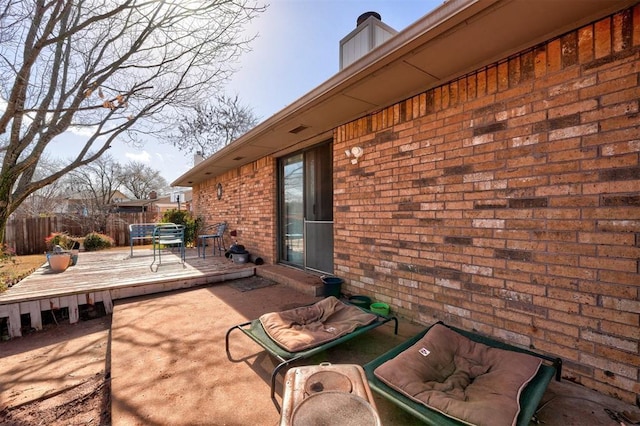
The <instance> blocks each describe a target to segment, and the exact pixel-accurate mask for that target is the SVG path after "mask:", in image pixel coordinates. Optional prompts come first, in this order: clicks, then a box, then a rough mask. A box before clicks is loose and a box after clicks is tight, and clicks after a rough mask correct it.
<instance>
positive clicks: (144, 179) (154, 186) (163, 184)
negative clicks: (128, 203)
mask: <svg viewBox="0 0 640 426" xmlns="http://www.w3.org/2000/svg"><path fill="white" fill-rule="evenodd" d="M120 181H121V182H122V187H123V190H125V191H126V192H128V193H129V194H131V195H132V196H133V197H134V198H136V199H138V200H142V199H145V198H147V197H148V196H149V193H150V192H151V191H156V192H159V191H160V190H162V189H165V188H167V187H168V186H169V184H168V183H167V180H166V179H165V178H163V177H162V176H161V175H160V172H159V171H158V170H155V169H153V168H152V167H150V166H148V165H146V164H144V163H141V162H138V161H132V162H129V163H128V164H127V165H125V166H124V167H123V169H122V175H121V178H120Z"/></svg>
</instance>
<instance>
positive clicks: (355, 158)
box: [344, 146, 364, 164]
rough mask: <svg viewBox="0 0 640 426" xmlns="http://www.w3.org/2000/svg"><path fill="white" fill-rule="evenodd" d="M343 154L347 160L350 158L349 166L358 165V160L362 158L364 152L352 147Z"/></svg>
mask: <svg viewBox="0 0 640 426" xmlns="http://www.w3.org/2000/svg"><path fill="white" fill-rule="evenodd" d="M344 153H345V154H346V155H347V158H351V157H353V158H351V164H358V158H360V157H362V154H364V150H363V149H362V148H361V147H359V146H354V147H353V148H351V149H345V151H344Z"/></svg>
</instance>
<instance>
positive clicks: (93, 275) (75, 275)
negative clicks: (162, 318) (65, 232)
mask: <svg viewBox="0 0 640 426" xmlns="http://www.w3.org/2000/svg"><path fill="white" fill-rule="evenodd" d="M153 260H154V258H153V251H152V250H151V249H150V248H146V247H142V248H138V247H136V248H134V251H133V257H131V256H130V252H129V248H128V247H127V248H126V250H109V251H98V252H82V253H80V255H79V258H78V263H77V265H75V266H72V267H70V268H69V269H67V270H66V271H65V272H62V273H58V274H56V273H53V272H52V271H51V270H50V269H49V267H48V265H46V264H45V265H43V266H42V267H40V268H39V269H38V270H36V271H35V272H34V273H33V274H31V275H30V276H28V277H27V278H25V279H23V280H22V281H20V282H19V283H18V284H16V285H14V286H13V287H11V288H9V289H8V290H7V291H5V292H4V293H0V319H1V318H8V329H9V335H10V337H17V336H21V335H22V333H21V315H23V314H29V317H30V322H31V327H33V328H35V329H36V330H40V329H42V312H43V311H49V310H55V309H61V308H68V309H69V321H70V322H71V323H74V322H77V321H78V319H79V310H78V306H80V305H84V304H89V305H93V304H95V303H98V302H102V303H103V304H104V308H105V311H106V312H107V313H111V312H112V310H113V301H114V300H117V299H123V298H127V297H134V296H139V295H144V294H153V293H160V292H165V291H171V290H176V289H182V288H188V287H195V286H199V285H206V284H211V283H216V282H222V281H226V280H230V279H236V278H244V277H249V276H252V275H254V274H255V265H254V264H252V263H247V264H243V265H237V264H234V263H233V262H231V261H230V260H229V259H227V258H225V257H224V256H209V255H208V256H207V257H206V259H202V258H200V257H198V255H197V251H196V249H187V255H186V261H185V263H184V265H183V264H182V263H181V262H180V258H179V256H177V255H174V254H172V253H171V252H169V251H164V252H163V254H162V264H161V265H159V266H158V267H157V270H156V266H157V260H156V264H154V265H153V268H152V267H151V264H152V262H153Z"/></svg>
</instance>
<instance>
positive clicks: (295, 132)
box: [289, 124, 308, 135]
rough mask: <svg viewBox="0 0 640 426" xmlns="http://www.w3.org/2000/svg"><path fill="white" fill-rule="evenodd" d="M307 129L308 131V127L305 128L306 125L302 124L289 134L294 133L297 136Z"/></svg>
mask: <svg viewBox="0 0 640 426" xmlns="http://www.w3.org/2000/svg"><path fill="white" fill-rule="evenodd" d="M305 129H308V127H307V126H305V125H304V124H302V125H300V126H298V127H296V128H295V129H291V130H289V133H293V134H294V135H296V134H298V133H300V132H301V131H303V130H305Z"/></svg>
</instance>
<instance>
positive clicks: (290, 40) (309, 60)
mask: <svg viewBox="0 0 640 426" xmlns="http://www.w3.org/2000/svg"><path fill="white" fill-rule="evenodd" d="M442 3H443V0H367V1H365V0H271V2H270V3H269V6H268V8H267V10H266V11H265V12H264V13H262V14H260V15H258V17H257V18H256V19H254V20H253V22H252V23H251V25H249V26H248V27H247V28H246V31H247V33H248V34H249V35H256V34H257V38H256V39H255V40H254V41H253V42H252V44H251V45H250V48H251V51H250V52H246V53H244V54H243V55H242V57H241V58H240V62H239V63H238V64H236V65H235V66H234V68H235V69H236V70H237V71H236V73H235V74H234V75H233V77H232V79H231V81H230V82H229V83H228V85H227V87H226V93H227V94H228V95H231V96H234V95H238V97H239V99H240V101H241V103H242V104H243V105H247V106H249V107H250V108H252V110H253V112H254V114H255V115H256V116H257V117H258V119H259V121H260V122H261V121H264V120H266V119H267V118H269V117H271V116H272V115H274V114H275V113H277V112H279V111H280V110H282V109H283V108H285V107H286V106H287V105H289V104H291V103H293V102H294V101H296V100H297V99H299V98H301V97H302V96H304V95H305V94H306V93H308V92H310V91H311V90H313V89H314V88H315V87H317V86H319V85H320V84H322V83H323V82H324V81H326V80H328V79H329V78H331V77H332V76H333V75H334V74H336V73H337V72H338V71H339V63H340V62H339V47H340V40H341V39H342V38H343V37H344V36H346V35H347V34H349V33H350V32H351V31H353V30H354V29H355V27H356V20H357V18H358V16H360V15H361V14H362V13H364V12H368V11H375V12H378V13H379V14H380V15H381V17H382V22H384V23H386V24H387V25H389V26H391V27H392V28H394V29H395V30H398V31H401V30H403V29H405V28H407V27H408V26H409V25H411V24H412V23H414V22H415V21H417V20H418V19H420V18H421V17H423V16H424V15H426V14H427V13H429V12H430V11H432V10H433V9H435V8H436V7H438V6H439V5H441V4H442ZM109 153H110V154H111V155H112V156H113V157H114V158H115V159H116V160H117V161H119V162H120V163H122V164H125V163H127V162H128V161H130V160H133V161H141V162H145V163H147V164H149V165H150V166H151V167H153V168H154V169H156V170H159V171H160V172H161V174H162V176H163V177H164V178H165V179H166V180H167V181H168V182H169V183H171V182H172V181H174V180H175V179H177V178H178V177H180V176H181V175H182V174H184V173H186V172H187V171H188V170H189V169H190V168H191V167H192V166H193V155H192V154H185V153H183V152H181V151H179V150H177V149H176V148H174V147H172V146H170V145H167V144H161V143H159V142H157V141H152V140H150V141H146V143H145V145H144V147H142V148H141V149H136V148H133V147H131V146H127V145H126V144H124V143H114V144H113V145H112V148H111V149H110V150H109Z"/></svg>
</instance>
